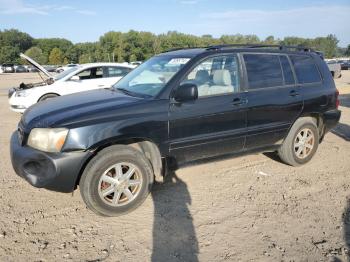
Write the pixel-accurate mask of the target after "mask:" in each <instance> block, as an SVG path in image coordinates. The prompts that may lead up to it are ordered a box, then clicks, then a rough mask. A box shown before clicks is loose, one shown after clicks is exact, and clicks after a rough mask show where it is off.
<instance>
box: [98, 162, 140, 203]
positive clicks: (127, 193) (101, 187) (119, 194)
mask: <svg viewBox="0 0 350 262" xmlns="http://www.w3.org/2000/svg"><path fill="white" fill-rule="evenodd" d="M141 186H142V176H141V172H140V170H139V169H138V168H137V167H136V166H135V165H133V164H131V163H128V162H122V163H117V164H114V165H113V166H110V167H109V168H108V169H107V170H106V171H105V172H104V173H103V174H102V176H101V178H100V181H99V183H98V194H99V196H100V198H101V199H102V201H103V202H105V203H106V204H108V205H111V206H123V205H127V204H129V203H131V202H132V201H134V199H135V198H136V197H137V195H138V194H139V193H140V191H141Z"/></svg>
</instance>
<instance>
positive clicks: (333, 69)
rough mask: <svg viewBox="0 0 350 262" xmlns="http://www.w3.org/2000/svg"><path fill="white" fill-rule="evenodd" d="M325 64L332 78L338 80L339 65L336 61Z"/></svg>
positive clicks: (339, 75) (339, 73)
mask: <svg viewBox="0 0 350 262" xmlns="http://www.w3.org/2000/svg"><path fill="white" fill-rule="evenodd" d="M326 63H327V65H328V68H329V71H331V74H332V76H333V78H340V77H341V67H340V63H338V62H337V61H327V62H326Z"/></svg>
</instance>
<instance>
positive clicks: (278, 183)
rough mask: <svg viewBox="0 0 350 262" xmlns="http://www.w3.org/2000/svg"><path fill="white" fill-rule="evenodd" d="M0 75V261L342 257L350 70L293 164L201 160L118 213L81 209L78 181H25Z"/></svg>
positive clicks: (348, 218)
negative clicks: (330, 111) (322, 127)
mask: <svg viewBox="0 0 350 262" xmlns="http://www.w3.org/2000/svg"><path fill="white" fill-rule="evenodd" d="M23 78H26V81H27V80H31V79H35V78H36V76H35V74H21V75H16V74H12V75H9V74H6V75H5V74H4V75H0V119H1V121H0V143H1V145H2V147H1V148H0V156H1V158H0V192H1V193H0V261H66V260H67V261H68V260H70V261H123V262H124V261H150V260H152V261H198V260H199V261H347V254H348V252H350V251H348V250H350V246H349V245H350V159H349V156H350V142H349V141H350V95H349V94H350V71H343V77H342V78H341V79H339V80H337V85H338V87H339V89H340V91H341V94H342V96H341V97H342V101H341V103H342V106H341V107H340V109H341V110H342V112H343V113H342V118H341V123H340V124H339V126H338V127H337V128H336V129H335V130H334V131H333V132H332V133H329V134H328V135H327V136H326V138H325V141H324V142H323V143H322V144H321V145H320V147H319V149H318V152H317V154H316V156H315V157H314V159H313V160H312V161H311V162H310V163H309V164H307V165H305V166H302V167H298V168H293V167H290V166H287V165H284V164H282V163H280V162H279V161H278V160H276V159H274V158H273V157H271V155H267V154H257V155H250V156H244V157H239V158H232V157H231V158H224V159H220V160H217V161H215V162H201V163H200V164H198V165H195V166H188V167H185V168H182V169H180V170H178V171H176V172H175V174H174V175H173V177H172V178H171V179H169V181H167V182H166V183H165V184H164V185H156V186H155V187H154V190H153V192H152V194H151V195H150V196H149V198H148V199H147V200H146V202H145V203H144V204H143V205H142V206H141V207H140V208H138V209H137V210H136V211H134V212H133V213H131V214H129V215H126V216H123V217H118V218H103V217H99V216H97V215H95V214H93V213H92V212H90V211H89V210H87V209H86V207H85V205H84V203H83V202H82V200H81V198H80V194H79V191H78V190H77V191H76V192H74V195H72V194H61V193H55V192H50V191H47V190H44V189H36V188H33V187H31V186H30V185H29V184H28V183H27V182H25V181H24V180H23V179H21V178H19V177H18V176H17V175H16V174H15V173H14V171H13V170H12V167H11V163H10V157H9V139H10V134H11V132H12V131H14V130H15V129H16V125H17V122H18V121H19V118H20V115H19V114H16V113H13V112H11V111H10V110H9V109H8V103H7V96H6V92H7V88H8V87H11V86H15V85H18V83H19V82H20V81H21V79H23Z"/></svg>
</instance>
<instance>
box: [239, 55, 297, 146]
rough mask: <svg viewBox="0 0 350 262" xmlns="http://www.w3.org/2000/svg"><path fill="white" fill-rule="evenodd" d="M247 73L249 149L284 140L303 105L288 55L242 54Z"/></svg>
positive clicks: (247, 143)
mask: <svg viewBox="0 0 350 262" xmlns="http://www.w3.org/2000/svg"><path fill="white" fill-rule="evenodd" d="M242 56H243V60H244V63H245V69H246V74H247V84H248V89H247V100H248V113H247V138H246V145H245V148H246V149H253V148H259V147H264V146H270V145H274V144H278V143H281V142H282V140H283V138H284V137H285V136H286V135H287V132H288V129H289V127H290V126H291V125H292V124H293V123H294V121H295V119H296V118H297V117H298V116H299V114H300V113H301V111H302V108H303V98H302V96H301V93H300V88H299V87H298V86H297V85H296V82H295V77H294V72H293V70H292V67H291V63H290V60H289V58H288V56H286V55H284V54H275V53H273V54H267V53H261V54H259V53H247V54H242Z"/></svg>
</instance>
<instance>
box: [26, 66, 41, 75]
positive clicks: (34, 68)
mask: <svg viewBox="0 0 350 262" xmlns="http://www.w3.org/2000/svg"><path fill="white" fill-rule="evenodd" d="M27 70H28V72H30V73H37V72H40V71H39V70H38V69H37V68H36V67H35V66H28V68H27Z"/></svg>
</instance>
